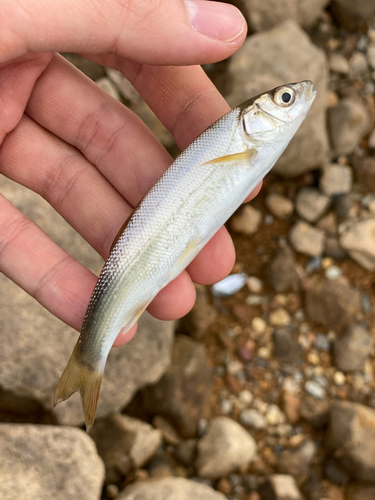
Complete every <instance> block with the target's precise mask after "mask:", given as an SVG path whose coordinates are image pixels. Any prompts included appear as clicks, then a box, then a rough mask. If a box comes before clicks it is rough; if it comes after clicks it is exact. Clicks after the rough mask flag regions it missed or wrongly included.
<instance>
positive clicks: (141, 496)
mask: <svg viewBox="0 0 375 500" xmlns="http://www.w3.org/2000/svg"><path fill="white" fill-rule="evenodd" d="M116 499H117V500H192V499H194V500H226V497H225V496H224V495H223V494H221V493H219V492H218V491H215V490H213V489H212V488H210V487H209V486H206V485H205V484H202V483H198V482H195V481H190V480H189V479H184V478H182V477H167V478H163V479H151V480H147V481H142V482H138V483H135V484H132V485H130V486H128V487H127V488H125V489H124V490H123V491H122V492H121V493H120V494H119V495H118V496H117V497H116Z"/></svg>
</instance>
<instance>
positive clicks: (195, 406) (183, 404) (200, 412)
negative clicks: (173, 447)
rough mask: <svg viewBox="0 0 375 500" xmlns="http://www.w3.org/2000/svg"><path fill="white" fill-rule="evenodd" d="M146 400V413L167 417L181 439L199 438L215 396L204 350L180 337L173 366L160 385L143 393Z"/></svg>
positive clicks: (197, 344) (194, 342)
mask: <svg viewBox="0 0 375 500" xmlns="http://www.w3.org/2000/svg"><path fill="white" fill-rule="evenodd" d="M142 396H143V404H144V407H145V409H146V410H148V411H150V412H152V413H160V414H161V415H163V416H164V417H166V418H167V419H168V420H170V421H171V422H172V424H173V425H174V427H175V428H176V429H177V431H178V432H179V433H180V434H181V436H184V437H193V436H195V435H196V433H197V430H198V422H199V420H200V419H201V418H202V417H203V416H204V414H205V411H206V409H207V405H208V402H209V399H210V396H211V381H210V370H209V369H208V367H207V364H206V350H205V348H204V346H203V345H202V344H199V343H198V342H196V341H195V340H192V339H190V338H189V337H186V336H185V335H177V336H176V340H175V344H174V347H173V353H172V364H171V366H170V367H169V369H168V370H167V372H166V373H165V374H164V375H163V377H162V378H161V380H160V381H159V382H158V383H157V384H156V385H154V386H150V387H147V388H145V389H144V390H143V391H142Z"/></svg>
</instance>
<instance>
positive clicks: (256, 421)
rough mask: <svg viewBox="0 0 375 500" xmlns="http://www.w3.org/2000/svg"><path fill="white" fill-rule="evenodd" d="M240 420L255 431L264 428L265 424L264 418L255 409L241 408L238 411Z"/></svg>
mask: <svg viewBox="0 0 375 500" xmlns="http://www.w3.org/2000/svg"><path fill="white" fill-rule="evenodd" d="M240 422H241V423H242V424H244V425H246V426H247V427H251V428H252V429H255V430H257V431H260V430H262V429H265V428H266V426H267V423H266V420H265V418H264V417H263V415H262V414H261V413H259V412H258V411H257V410H242V411H241V413H240Z"/></svg>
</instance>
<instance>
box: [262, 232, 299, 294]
mask: <svg viewBox="0 0 375 500" xmlns="http://www.w3.org/2000/svg"><path fill="white" fill-rule="evenodd" d="M302 276H303V270H302V268H301V266H300V265H299V264H298V263H297V262H296V259H295V256H294V253H293V251H292V250H291V249H290V247H289V246H288V245H287V244H286V243H285V242H283V243H281V244H280V248H279V250H278V252H277V254H276V257H275V258H274V260H273V261H272V263H271V265H270V268H269V277H270V281H271V285H272V287H273V288H274V290H275V291H276V292H287V291H289V290H293V291H295V292H296V291H298V290H299V288H300V286H301V277H302Z"/></svg>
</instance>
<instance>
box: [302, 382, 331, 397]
mask: <svg viewBox="0 0 375 500" xmlns="http://www.w3.org/2000/svg"><path fill="white" fill-rule="evenodd" d="M305 390H306V392H307V394H309V395H310V396H312V397H313V398H314V399H325V398H326V396H327V394H326V391H325V390H324V388H323V387H322V386H321V385H320V384H319V383H318V382H316V381H315V380H308V381H307V382H306V384H305Z"/></svg>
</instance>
